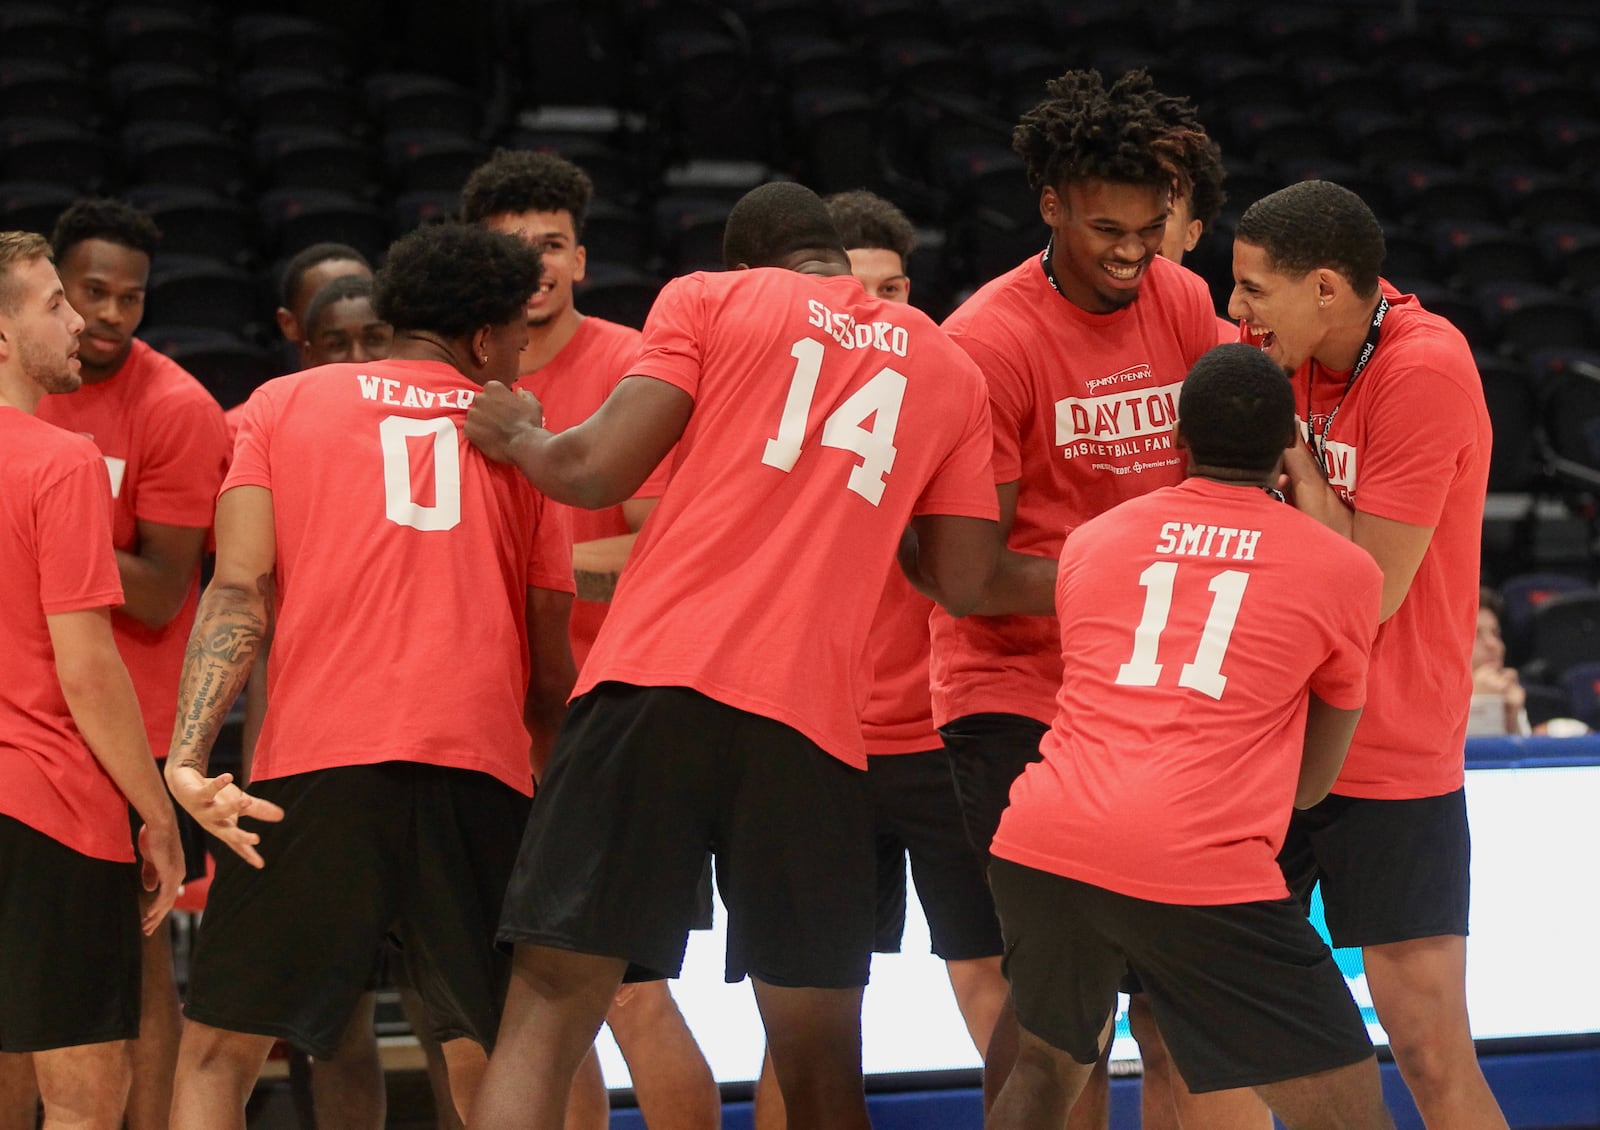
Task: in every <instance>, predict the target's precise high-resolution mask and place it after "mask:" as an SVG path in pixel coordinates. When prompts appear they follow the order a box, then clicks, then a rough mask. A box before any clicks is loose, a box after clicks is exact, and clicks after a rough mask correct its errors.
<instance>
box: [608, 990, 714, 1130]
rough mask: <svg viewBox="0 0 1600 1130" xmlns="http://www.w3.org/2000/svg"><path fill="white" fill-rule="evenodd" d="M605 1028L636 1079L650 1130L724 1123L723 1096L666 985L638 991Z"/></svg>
mask: <svg viewBox="0 0 1600 1130" xmlns="http://www.w3.org/2000/svg"><path fill="white" fill-rule="evenodd" d="M606 1023H607V1024H609V1025H611V1034H612V1035H613V1036H614V1037H616V1041H617V1047H618V1048H620V1049H621V1050H622V1058H623V1059H624V1060H626V1061H627V1064H628V1072H629V1074H631V1075H632V1076H633V1093H634V1094H635V1095H636V1096H637V1097H638V1100H639V1111H640V1113H641V1114H642V1115H643V1116H644V1120H645V1123H646V1124H647V1125H648V1126H649V1127H650V1130H708V1128H712V1127H716V1126H717V1125H719V1124H720V1122H721V1121H722V1093H721V1092H720V1091H718V1090H717V1081H716V1079H714V1078H713V1077H712V1075H711V1067H710V1065H708V1064H707V1063H706V1057H705V1056H703V1055H701V1054H700V1046H699V1045H698V1044H696V1043H695V1041H694V1035H693V1033H691V1032H690V1031H689V1026H688V1025H687V1024H685V1023H684V1021H683V1013H681V1012H679V1011H678V1002H677V1001H675V1000H673V999H672V991H671V990H670V989H669V988H668V987H667V982H665V981H644V982H641V983H640V984H638V985H636V986H634V990H633V995H632V996H631V997H629V998H628V1002H627V1003H626V1004H613V1005H612V1006H611V1011H609V1012H608V1013H606Z"/></svg>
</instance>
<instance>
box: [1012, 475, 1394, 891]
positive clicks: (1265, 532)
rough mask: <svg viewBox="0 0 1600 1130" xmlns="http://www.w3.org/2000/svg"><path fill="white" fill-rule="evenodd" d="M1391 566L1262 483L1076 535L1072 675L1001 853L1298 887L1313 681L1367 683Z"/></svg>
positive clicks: (1350, 696) (1053, 862) (1211, 485)
mask: <svg viewBox="0 0 1600 1130" xmlns="http://www.w3.org/2000/svg"><path fill="white" fill-rule="evenodd" d="M1382 588H1383V576H1382V574H1381V573H1380V572H1379V570H1378V567H1377V565H1376V564H1375V563H1374V562H1373V560H1372V558H1371V557H1369V556H1368V555H1367V554H1366V553H1365V552H1364V551H1362V550H1361V549H1359V548H1357V547H1356V546H1355V545H1353V544H1351V543H1350V542H1348V541H1346V540H1345V539H1343V538H1341V537H1339V536H1338V535H1336V534H1334V533H1333V532H1332V531H1330V530H1328V529H1327V528H1326V527H1325V526H1322V525H1321V524H1320V523H1318V522H1316V521H1315V520H1314V519H1311V518H1308V517H1306V516H1305V515H1303V514H1301V513H1299V512H1298V511H1296V510H1294V509H1293V508H1292V507H1289V506H1285V505H1283V504H1282V503H1279V502H1276V501H1274V500H1273V499H1271V498H1269V497H1268V496H1267V495H1266V493H1265V492H1263V491H1260V490H1257V489H1256V488H1254V487H1241V486H1230V485H1227V484H1224V483H1218V482H1213V481H1210V480H1205V479H1190V480H1188V481H1186V482H1185V483H1183V484H1182V485H1181V486H1176V487H1169V488H1167V489H1165V490H1161V491H1157V492H1156V493H1154V494H1151V495H1147V496H1145V497H1144V498H1140V499H1135V500H1133V501H1131V502H1128V503H1125V504H1124V505H1122V506H1119V507H1117V508H1116V509H1115V510H1113V511H1112V512H1110V513H1109V514H1106V515H1104V516H1103V517H1100V518H1096V519H1094V520H1092V521H1090V522H1089V523H1087V524H1086V525H1084V526H1082V527H1081V528H1079V529H1078V530H1077V531H1075V532H1074V533H1073V534H1072V536H1071V537H1069V538H1068V539H1067V544H1066V549H1065V550H1064V551H1063V553H1062V556H1061V570H1060V573H1059V575H1058V577H1057V581H1056V607H1057V608H1058V609H1060V611H1061V622H1062V633H1061V635H1062V642H1061V650H1062V653H1063V657H1064V660H1065V668H1066V674H1065V678H1064V679H1063V681H1062V684H1061V687H1060V690H1059V693H1058V694H1057V696H1056V705H1057V710H1056V716H1055V722H1054V724H1053V725H1052V726H1051V729H1050V732H1049V733H1048V734H1047V735H1045V738H1044V740H1043V741H1042V742H1041V743H1040V746H1039V749H1040V752H1041V753H1042V754H1043V757H1044V759H1043V761H1041V762H1038V763H1035V764H1033V765H1030V766H1029V767H1028V768H1027V769H1026V770H1024V771H1023V773H1022V776H1021V777H1019V778H1018V779H1017V781H1016V783H1015V784H1014V785H1013V786H1012V788H1011V806H1010V807H1009V808H1008V809H1007V810H1006V812H1005V815H1004V816H1002V817H1001V819H1000V828H999V831H998V832H996V834H995V838H994V846H993V847H992V848H991V850H992V851H993V852H994V854H995V855H997V856H1000V857H1001V858H1004V859H1009V860H1011V861H1013V862H1015V863H1021V864H1024V865H1025V866H1028V867H1034V868H1038V869H1040V870H1043V871H1050V872H1053V873H1055V874H1058V875H1065V876H1067V877H1068V878H1072V879H1077V880H1079V881H1080V882H1085V883H1092V884H1094V885H1095V886H1098V887H1104V888H1106V889H1108V890H1112V891H1118V892H1120V893H1122V894H1125V895H1131V896H1133V897H1134V898H1141V899H1148V900H1151V901H1154V902H1165V903H1177V904H1182V905H1191V906H1206V905H1216V904H1220V903H1232V902H1251V901H1256V900H1260V899H1276V898H1283V897H1285V896H1286V895H1287V893H1288V892H1287V890H1286V888H1285V887H1284V882H1283V874H1282V872H1281V871H1279V869H1278V864H1277V858H1276V857H1277V854H1278V849H1279V847H1280V846H1282V843H1283V836H1284V832H1285V830H1286V829H1287V827H1288V823H1289V815H1290V812H1291V811H1292V809H1293V805H1294V791H1295V783H1296V780H1297V779H1298V776H1299V772H1300V759H1301V753H1302V750H1303V747H1304V741H1305V721H1306V702H1307V699H1306V691H1307V688H1309V689H1310V690H1311V691H1312V692H1314V693H1315V694H1316V695H1317V696H1318V697H1319V698H1321V699H1322V700H1323V701H1325V702H1327V703H1328V704H1329V705H1330V706H1334V707H1337V708H1340V709H1346V710H1348V709H1353V708H1355V707H1358V706H1360V705H1361V704H1362V699H1363V697H1364V694H1365V690H1366V673H1367V661H1368V653H1369V651H1370V649H1371V647H1372V637H1373V634H1374V632H1375V631H1376V630H1377V626H1378V606H1379V601H1380V597H1381V594H1382Z"/></svg>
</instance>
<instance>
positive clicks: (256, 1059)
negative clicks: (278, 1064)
mask: <svg viewBox="0 0 1600 1130" xmlns="http://www.w3.org/2000/svg"><path fill="white" fill-rule="evenodd" d="M271 1050H272V1037H271V1036H256V1035H251V1034H249V1033H246V1032H229V1031H226V1030H225V1029H222V1028H212V1027H211V1026H210V1025H208V1024H201V1023H199V1022H197V1021H194V1020H190V1021H188V1022H187V1023H185V1024H184V1026H183V1039H182V1040H181V1041H180V1042H179V1044H178V1075H177V1079H176V1080H175V1081H174V1083H173V1088H172V1125H173V1127H174V1128H175V1130H245V1124H244V1104H245V1101H246V1100H247V1099H248V1098H249V1097H250V1092H251V1090H252V1089H253V1088H254V1087H255V1083H256V1076H258V1075H260V1074H261V1065H262V1064H263V1063H265V1062H266V1061H267V1053H268V1052H269V1051H271Z"/></svg>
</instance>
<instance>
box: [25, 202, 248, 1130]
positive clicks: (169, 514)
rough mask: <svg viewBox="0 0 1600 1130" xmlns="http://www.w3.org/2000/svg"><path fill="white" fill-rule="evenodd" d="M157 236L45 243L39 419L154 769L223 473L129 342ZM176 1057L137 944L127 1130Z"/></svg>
mask: <svg viewBox="0 0 1600 1130" xmlns="http://www.w3.org/2000/svg"><path fill="white" fill-rule="evenodd" d="M160 239H161V233H160V231H159V230H158V229H157V227H156V225H155V222H154V221H152V220H151V219H150V217H149V216H147V215H145V214H144V213H143V212H140V211H138V210H137V209H135V208H132V207H130V206H129V205H127V204H124V203H122V202H121V201H119V200H80V201H78V202H77V203H76V204H74V205H72V206H71V207H70V208H68V209H67V210H66V211H65V212H63V213H62V214H61V218H60V219H59V220H58V221H57V222H56V227H55V232H54V234H53V235H52V238H51V242H52V243H53V244H54V250H55V259H56V264H57V267H58V269H59V270H60V272H61V282H62V285H63V286H64V287H65V288H66V295H67V300H68V301H69V302H71V303H72V306H73V308H74V309H76V310H77V311H78V313H79V314H81V315H82V316H83V320H84V330H83V333H82V335H81V336H80V337H79V339H78V359H79V361H80V362H81V364H82V371H83V387H82V388H81V389H79V390H78V391H76V392H72V393H67V394H64V395H55V396H47V397H45V398H44V400H43V401H41V402H40V404H39V418H40V419H41V420H48V421H49V422H51V423H53V424H59V425H60V426H61V427H63V428H66V429H67V430H68V431H74V432H79V433H82V434H83V435H86V436H88V437H89V438H90V439H92V440H93V441H94V444H95V446H96V447H98V448H99V449H100V453H101V455H103V456H104V458H105V464H106V469H107V471H108V473H109V474H110V478H111V497H112V511H111V530H112V542H113V543H114V544H115V546H116V550H117V571H118V573H119V574H120V575H121V578H122V591H123V595H124V602H123V603H122V604H121V605H120V606H119V607H118V608H116V609H115V610H114V611H113V612H112V615H111V626H112V629H113V631H114V633H115V635H116V640H117V648H118V650H119V651H121V653H122V659H123V662H124V663H126V664H127V666H128V673H129V674H130V675H131V676H132V677H133V686H134V690H135V691H136V692H137V693H138V696H139V708H140V710H141V711H142V712H143V713H144V722H145V731H146V733H147V735H148V738H149V742H150V748H151V749H152V750H156V751H159V752H158V756H161V755H164V753H165V751H166V748H167V740H168V739H169V738H170V737H171V736H172V724H173V719H174V717H175V715H176V711H177V702H178V672H179V671H180V670H181V668H182V666H183V650H184V645H185V643H186V642H187V641H188V638H189V628H190V625H192V624H193V623H194V615H195V607H196V605H197V603H198V601H199V596H200V557H201V554H202V552H203V551H204V548H205V540H206V531H207V530H208V529H209V528H210V526H211V516H212V508H213V505H214V504H215V501H216V497H217V488H218V487H220V486H221V485H222V471H223V464H224V462H225V461H226V459H227V432H226V427H225V425H224V423H223V419H222V408H221V406H220V405H218V404H217V402H216V400H215V398H213V397H212V395H211V394H210V393H209V392H207V391H206V390H205V388H204V387H203V386H202V385H201V384H200V382H199V381H197V380H195V378H194V377H192V376H190V375H189V373H187V372H186V371H185V370H184V369H183V368H182V367H180V366H179V365H178V364H177V362H175V361H173V360H171V359H170V358H167V357H164V356H163V355H162V354H160V353H158V352H156V351H155V350H154V349H152V348H150V347H149V346H148V345H146V344H145V343H144V342H142V341H140V340H138V339H137V338H135V337H134V336H133V335H134V332H135V331H137V330H138V328H139V324H140V323H141V322H142V321H143V320H144V299H145V287H146V284H147V283H148V282H149V278H150V261H151V258H152V257H153V256H154V254H155V250H156V245H157V244H158V243H159V242H160ZM180 830H181V831H182V832H183V834H184V857H185V858H184V864H185V872H186V874H185V878H186V879H195V878H198V877H199V876H200V875H202V874H204V872H205V857H204V849H203V843H202V840H201V837H200V836H199V834H198V831H197V830H196V829H195V828H194V826H193V824H192V822H189V821H187V820H184V819H180ZM177 1048H178V990H177V984H176V980H175V977H174V973H173V966H172V944H171V939H170V937H169V936H168V931H167V930H166V929H161V930H157V931H156V932H155V933H154V934H152V935H150V936H149V938H147V939H146V942H145V952H144V996H143V1011H142V1015H141V1017H140V1024H139V1038H138V1040H136V1041H135V1042H134V1044H133V1087H132V1090H131V1091H130V1093H129V1098H128V1124H129V1126H130V1127H132V1128H133V1130H146V1128H149V1127H164V1126H166V1124H167V1109H168V1107H170V1106H171V1104H172V1090H171V1088H172V1072H173V1067H174V1064H175V1063H176V1057H177Z"/></svg>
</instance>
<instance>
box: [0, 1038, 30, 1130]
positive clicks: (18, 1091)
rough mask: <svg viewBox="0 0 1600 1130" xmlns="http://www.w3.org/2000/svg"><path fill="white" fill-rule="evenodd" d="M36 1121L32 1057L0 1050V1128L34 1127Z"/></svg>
mask: <svg viewBox="0 0 1600 1130" xmlns="http://www.w3.org/2000/svg"><path fill="white" fill-rule="evenodd" d="M37 1125H39V1087H38V1085H37V1084H36V1083H35V1082H34V1081H33V1057H32V1056H31V1055H27V1054H24V1053H20V1052H19V1053H11V1052H0V1130H34V1127H35V1126H37Z"/></svg>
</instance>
